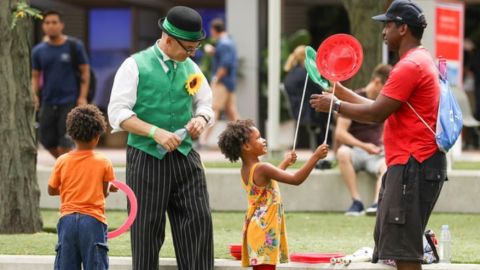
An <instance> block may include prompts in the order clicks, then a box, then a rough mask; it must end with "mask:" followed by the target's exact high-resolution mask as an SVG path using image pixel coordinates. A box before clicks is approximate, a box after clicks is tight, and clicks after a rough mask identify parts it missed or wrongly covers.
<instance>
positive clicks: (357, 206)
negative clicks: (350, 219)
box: [345, 200, 365, 216]
mask: <svg viewBox="0 0 480 270" xmlns="http://www.w3.org/2000/svg"><path fill="white" fill-rule="evenodd" d="M364 210H365V207H363V203H362V202H361V201H359V200H353V203H352V205H351V206H350V208H348V210H347V212H345V215H346V216H360V215H363V214H365V211H364Z"/></svg>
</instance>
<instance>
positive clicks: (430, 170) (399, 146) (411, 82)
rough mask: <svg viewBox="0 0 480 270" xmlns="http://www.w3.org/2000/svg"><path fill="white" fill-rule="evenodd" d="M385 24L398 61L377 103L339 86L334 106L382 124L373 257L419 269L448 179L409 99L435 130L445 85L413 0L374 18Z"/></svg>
mask: <svg viewBox="0 0 480 270" xmlns="http://www.w3.org/2000/svg"><path fill="white" fill-rule="evenodd" d="M373 19H374V20H377V21H382V22H384V23H385V27H384V29H383V32H382V34H383V38H384V40H385V43H386V44H387V45H388V49H389V50H390V51H394V52H397V53H398V54H399V56H400V61H399V62H398V63H397V64H396V65H395V66H394V68H393V70H392V71H391V72H390V76H389V79H388V81H387V82H386V84H385V86H384V88H383V90H382V91H381V93H380V95H379V96H378V97H377V99H376V100H375V101H372V100H369V99H366V98H363V97H360V96H358V95H356V94H355V93H354V92H352V91H349V89H347V88H345V87H344V86H342V85H341V84H337V87H336V89H335V95H336V97H337V98H338V99H336V100H335V106H334V110H335V111H336V112H337V113H339V114H340V115H342V116H343V117H346V118H350V119H353V120H356V121H360V122H376V123H379V122H382V121H384V120H385V125H384V144H385V157H386V162H387V166H388V170H387V172H386V173H385V175H384V177H383V180H382V187H381V190H380V198H379V205H378V212H377V220H376V225H375V232H374V239H375V250H374V256H373V262H377V261H378V260H379V259H380V260H386V259H393V260H395V262H396V264H397V269H400V270H403V269H421V261H422V258H423V245H422V236H423V232H424V230H425V227H426V224H427V222H428V219H429V217H430V214H431V212H432V210H433V207H434V206H435V203H436V201H437V199H438V196H439V194H440V191H441V189H442V185H443V182H444V181H445V180H446V158H445V154H444V153H443V152H440V151H439V150H438V147H437V145H436V142H435V137H434V135H433V134H432V133H431V131H429V129H428V128H427V127H426V126H425V125H424V124H423V123H422V122H421V120H420V119H419V118H418V116H417V115H415V113H414V112H413V110H412V109H411V108H409V107H408V105H407V102H408V103H409V104H410V105H411V106H412V107H413V108H414V109H415V110H416V111H417V113H418V114H419V115H420V116H421V117H422V118H423V119H424V120H425V122H426V123H427V124H428V125H429V126H430V127H431V128H432V129H433V130H435V125H436V121H437V112H438V100H439V93H440V90H439V88H440V86H439V82H438V71H437V68H436V65H435V62H434V60H433V58H432V56H431V55H430V53H429V52H428V51H427V50H426V49H425V48H423V47H422V46H421V39H422V35H423V31H424V29H425V27H426V26H427V24H426V20H425V15H424V14H423V11H422V10H421V9H420V7H419V6H418V5H416V4H415V3H413V2H412V1H409V0H395V1H393V2H392V4H391V5H390V7H389V8H388V10H387V12H386V13H385V14H382V15H378V16H375V17H373ZM331 98H332V96H331V95H329V94H326V95H312V98H311V100H310V104H311V106H312V107H314V108H315V109H316V110H317V111H323V112H327V111H328V110H329V107H330V100H331Z"/></svg>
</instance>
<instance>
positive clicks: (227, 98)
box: [200, 18, 239, 145]
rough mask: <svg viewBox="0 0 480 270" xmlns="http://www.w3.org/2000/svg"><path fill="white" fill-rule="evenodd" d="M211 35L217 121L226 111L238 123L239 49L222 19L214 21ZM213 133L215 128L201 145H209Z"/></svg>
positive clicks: (214, 101) (210, 129)
mask: <svg viewBox="0 0 480 270" xmlns="http://www.w3.org/2000/svg"><path fill="white" fill-rule="evenodd" d="M210 35H211V38H212V39H213V40H215V41H216V44H215V48H213V47H212V46H207V47H206V48H205V51H206V53H207V54H210V55H212V56H213V64H212V76H213V77H212V79H211V87H212V94H213V102H212V107H213V111H214V113H215V120H218V119H220V113H221V112H222V111H224V112H225V114H226V117H227V118H228V119H229V120H231V121H236V120H238V119H239V114H238V109H237V105H236V96H235V87H236V83H237V68H238V59H237V49H236V46H235V43H234V41H233V39H232V38H230V36H229V35H228V33H227V32H226V29H225V23H224V21H223V20H222V19H220V18H217V19H214V20H212V22H211V23H210ZM209 48H211V49H209ZM212 131H213V126H211V127H210V128H209V129H208V130H207V131H206V132H205V136H204V137H203V138H202V140H201V142H200V144H201V145H205V144H207V143H208V138H209V137H210V134H211V133H212Z"/></svg>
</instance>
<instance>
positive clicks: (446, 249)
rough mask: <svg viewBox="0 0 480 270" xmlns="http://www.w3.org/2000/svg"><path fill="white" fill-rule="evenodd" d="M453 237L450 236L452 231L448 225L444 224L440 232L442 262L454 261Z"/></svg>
mask: <svg viewBox="0 0 480 270" xmlns="http://www.w3.org/2000/svg"><path fill="white" fill-rule="evenodd" d="M451 241H452V238H451V236H450V231H449V230H448V225H442V232H441V233H440V246H439V250H440V254H439V256H440V262H441V263H451V261H452V245H451V244H452V243H451Z"/></svg>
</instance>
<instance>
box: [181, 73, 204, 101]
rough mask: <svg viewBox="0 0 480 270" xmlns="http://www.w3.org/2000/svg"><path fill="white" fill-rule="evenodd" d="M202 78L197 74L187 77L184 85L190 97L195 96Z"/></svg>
mask: <svg viewBox="0 0 480 270" xmlns="http://www.w3.org/2000/svg"><path fill="white" fill-rule="evenodd" d="M202 81H203V76H202V75H201V74H199V73H195V74H192V75H190V76H189V77H188V80H187V82H186V83H185V89H187V92H188V94H189V95H190V96H193V95H195V94H196V93H197V92H198V90H199V89H200V85H202Z"/></svg>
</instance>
